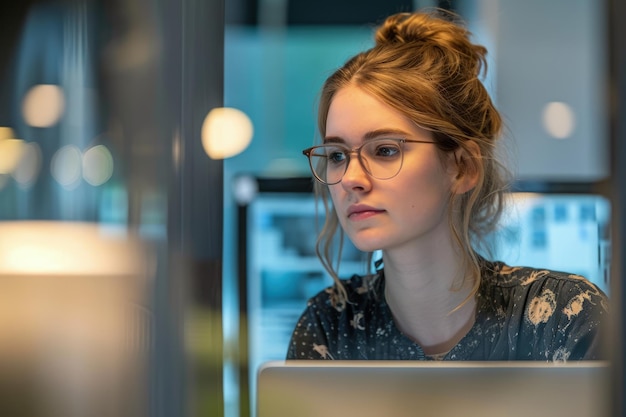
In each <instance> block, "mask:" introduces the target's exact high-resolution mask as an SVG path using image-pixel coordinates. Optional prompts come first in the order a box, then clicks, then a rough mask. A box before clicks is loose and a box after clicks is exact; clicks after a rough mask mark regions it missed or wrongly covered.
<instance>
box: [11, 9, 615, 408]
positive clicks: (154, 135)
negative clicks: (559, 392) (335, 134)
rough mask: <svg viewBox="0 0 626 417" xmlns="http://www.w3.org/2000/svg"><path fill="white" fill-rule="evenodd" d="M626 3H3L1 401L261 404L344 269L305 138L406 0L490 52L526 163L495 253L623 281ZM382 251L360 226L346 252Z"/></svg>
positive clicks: (350, 257) (358, 259)
mask: <svg viewBox="0 0 626 417" xmlns="http://www.w3.org/2000/svg"><path fill="white" fill-rule="evenodd" d="M617 3H618V2H612V1H606V2H596V1H591V0H551V1H550V2H545V1H540V0H529V1H524V2H519V1H515V0H468V1H435V0H431V1H428V0H412V1H408V0H393V1H381V0H368V1H363V0H361V1H356V0H339V1H336V0H335V1H329V0H320V1H316V2H310V1H304V0H227V1H224V0H161V1H155V0H109V1H98V0H29V1H22V2H19V4H17V3H15V4H11V5H10V6H8V5H3V6H1V12H0V337H2V339H3V340H5V341H8V343H6V342H5V343H4V345H5V346H4V347H3V348H2V349H0V414H1V415H7V416H8V415H20V416H28V415H33V416H35V415H42V416H43V415H53V416H57V415H59V416H60V415H63V416H83V415H103V416H105V415H107V416H108V415H116V416H123V415H129V416H141V415H150V416H167V417H171V416H183V415H196V416H229V417H237V416H241V417H244V416H250V415H254V405H255V395H254V393H255V379H256V372H257V370H258V367H259V365H260V364H261V363H263V362H264V361H267V360H272V359H283V358H284V356H285V354H286V347H287V343H288V340H289V336H290V333H291V330H292V328H293V326H294V325H295V322H296V320H297V318H298V315H299V314H300V312H301V311H302V310H303V308H304V306H305V302H306V299H307V298H308V297H310V296H311V295H313V294H315V293H316V292H318V291H319V290H321V289H322V288H323V287H324V286H326V285H328V284H329V283H330V278H329V276H328V275H327V274H326V272H325V271H324V270H323V268H322V267H321V265H320V264H319V262H318V261H317V259H316V257H315V252H314V244H315V237H316V234H317V231H318V227H319V224H320V222H321V221H322V219H319V218H318V215H317V214H316V213H317V210H316V209H317V203H316V202H315V199H314V197H313V195H312V192H311V189H312V183H311V178H310V172H309V169H308V165H307V161H306V158H305V157H303V156H302V154H301V150H302V149H304V148H306V147H309V146H312V145H313V144H314V143H316V141H317V140H318V139H319V137H318V135H317V132H316V128H315V124H316V122H315V120H316V101H317V95H318V93H319V90H320V88H321V85H322V83H323V81H324V80H325V78H326V77H327V76H328V75H330V73H331V72H332V71H333V70H334V69H336V68H337V67H338V66H340V65H342V63H343V62H344V61H345V60H346V59H348V58H349V57H350V56H352V55H353V54H354V53H356V52H358V51H360V50H363V49H365V48H368V47H369V46H371V45H372V33H373V28H374V26H375V25H376V23H379V22H381V21H382V19H383V18H384V17H385V16H387V15H389V14H391V13H395V12H399V11H410V10H414V9H419V8H424V7H433V6H436V7H442V8H446V9H450V10H454V11H456V12H457V13H459V14H460V15H461V16H462V17H463V18H464V19H465V20H466V22H467V24H468V26H469V28H470V30H471V31H472V33H473V34H474V39H475V41H476V42H478V43H482V44H483V45H485V46H487V48H488V49H489V56H488V59H489V71H488V76H487V78H486V79H485V85H486V86H487V89H488V90H489V91H490V93H491V94H492V97H493V98H494V101H495V102H496V104H497V106H498V107H499V109H500V110H501V112H502V114H503V116H504V118H505V122H506V126H507V131H506V135H505V138H504V141H503V146H502V149H501V150H502V153H503V154H506V157H507V158H508V160H509V161H510V162H509V167H510V168H511V170H512V171H514V173H515V177H516V183H515V184H514V191H515V192H514V193H513V194H512V199H511V200H512V202H513V203H514V204H512V205H511V208H510V209H509V211H508V212H507V213H506V214H507V215H506V217H505V221H504V222H503V227H502V232H503V233H502V234H501V235H499V236H498V237H497V240H494V243H496V248H497V250H496V254H495V255H496V256H497V257H498V258H500V259H502V260H504V261H506V262H508V263H511V264H526V265H534V266H541V267H546V268H553V269H558V270H566V271H568V272H573V273H579V274H581V275H584V276H586V277H588V278H589V279H590V280H592V281H593V282H594V283H596V284H597V285H598V286H599V287H600V288H602V289H603V290H604V291H605V292H607V293H608V294H609V295H610V297H611V299H612V300H615V301H617V302H619V301H620V300H621V284H620V283H619V282H616V280H615V278H614V277H615V276H616V275H617V276H620V275H619V274H620V271H621V269H620V268H621V265H620V262H619V260H620V259H621V255H622V253H621V251H622V249H621V248H622V245H620V239H621V235H622V233H621V222H620V220H619V219H620V217H619V216H617V219H616V213H620V212H621V211H620V210H621V201H622V195H621V193H622V192H621V189H620V187H618V186H617V184H619V183H620V181H619V180H620V178H623V177H624V176H625V174H623V173H622V171H621V164H616V161H619V160H620V157H621V156H623V152H624V150H623V149H622V147H623V145H621V142H622V141H619V140H618V139H619V138H620V137H621V138H623V136H620V134H623V133H622V132H623V127H622V124H623V122H621V121H620V120H622V119H620V118H619V117H618V116H619V115H620V114H624V113H623V112H624V110H623V109H622V108H621V107H620V104H621V101H620V97H621V95H620V93H621V92H622V91H623V88H622V83H623V81H621V78H620V77H622V78H623V75H622V72H620V71H617V72H616V71H615V68H622V67H621V66H620V65H623V56H624V52H623V49H622V47H623V46H624V45H622V43H620V42H621V41H619V39H622V38H621V37H620V36H619V35H620V33H621V32H619V31H620V29H619V27H617V28H616V26H618V25H615V24H614V22H615V20H617V19H618V18H619V16H620V14H619V12H620V11H623V6H620V5H617ZM620 8H622V9H620ZM621 16H624V14H621ZM612 19H613V20H612ZM616 39H617V40H616ZM620 57H621V58H620ZM622 94H623V93H622ZM621 100H623V99H621ZM620 111H621V113H620ZM616 120H617V121H616ZM616 231H617V232H616ZM494 239H496V237H494ZM368 268H369V266H368V265H366V263H365V260H364V259H363V257H362V255H361V254H360V253H359V252H358V251H357V250H356V249H355V248H354V247H352V246H351V245H350V244H349V242H348V243H347V244H346V246H345V248H344V250H343V258H342V264H341V272H342V273H343V274H351V273H354V272H365V271H366V270H367V269H368ZM618 281H619V280H618ZM621 308H622V306H621V304H619V308H616V309H615V310H617V311H621V310H620V309H621ZM614 325H615V326H616V330H617V331H618V332H620V333H618V335H621V334H622V333H621V328H620V327H619V326H621V321H620V320H616V323H615V324H614ZM615 343H616V344H617V345H619V347H617V348H616V351H618V352H621V336H620V337H617V338H616V340H615ZM621 363H622V362H621V356H620V358H619V360H617V361H616V365H619V366H616V368H617V369H621V368H620V366H621ZM615 378H616V379H615V381H614V382H615V385H614V386H615V387H616V388H615V389H616V392H620V391H619V390H621V373H619V372H618V373H617V374H616V376H615ZM5 388H6V389H5ZM620 406H621V404H620ZM89 413H91V414H89ZM615 415H621V414H619V413H617V414H615Z"/></svg>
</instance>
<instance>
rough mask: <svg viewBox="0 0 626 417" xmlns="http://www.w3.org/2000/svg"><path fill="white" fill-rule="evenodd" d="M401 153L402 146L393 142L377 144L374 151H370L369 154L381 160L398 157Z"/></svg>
mask: <svg viewBox="0 0 626 417" xmlns="http://www.w3.org/2000/svg"><path fill="white" fill-rule="evenodd" d="M373 145H374V144H373ZM400 152H401V150H400V146H399V145H398V144H397V143H393V142H384V143H376V144H375V145H374V146H372V149H368V154H370V155H371V156H372V157H375V158H380V159H387V158H394V157H398V156H399V155H400Z"/></svg>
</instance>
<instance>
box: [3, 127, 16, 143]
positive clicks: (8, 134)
mask: <svg viewBox="0 0 626 417" xmlns="http://www.w3.org/2000/svg"><path fill="white" fill-rule="evenodd" d="M4 139H15V134H14V133H13V129H11V128H10V127H6V126H0V140H4Z"/></svg>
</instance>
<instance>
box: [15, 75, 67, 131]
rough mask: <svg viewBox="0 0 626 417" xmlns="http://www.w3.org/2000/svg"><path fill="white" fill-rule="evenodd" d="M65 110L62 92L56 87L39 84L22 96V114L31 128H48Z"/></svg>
mask: <svg viewBox="0 0 626 417" xmlns="http://www.w3.org/2000/svg"><path fill="white" fill-rule="evenodd" d="M64 110H65V98H64V95H63V90H61V88H60V87H59V86H57V85H52V84H40V85H36V86H34V87H32V88H31V89H30V90H29V91H28V93H26V95H25V96H24V102H23V106H22V113H23V116H24V120H25V121H26V123H28V124H29V125H31V126H33V127H50V126H52V125H54V124H55V123H57V122H58V121H59V119H60V118H61V116H62V115H63V112H64Z"/></svg>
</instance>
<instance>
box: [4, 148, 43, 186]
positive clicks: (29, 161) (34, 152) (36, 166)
mask: <svg viewBox="0 0 626 417" xmlns="http://www.w3.org/2000/svg"><path fill="white" fill-rule="evenodd" d="M41 159H42V157H41V149H40V148H39V145H37V144H36V143H34V142H30V143H26V144H24V146H23V149H22V157H21V158H20V161H19V163H18V165H17V167H16V168H15V170H14V171H13V172H12V173H11V176H12V177H13V178H14V179H15V181H16V182H17V183H18V184H19V185H20V186H21V187H22V188H28V187H30V186H31V185H33V184H34V183H35V181H36V180H37V177H38V176H39V172H40V170H41Z"/></svg>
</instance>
